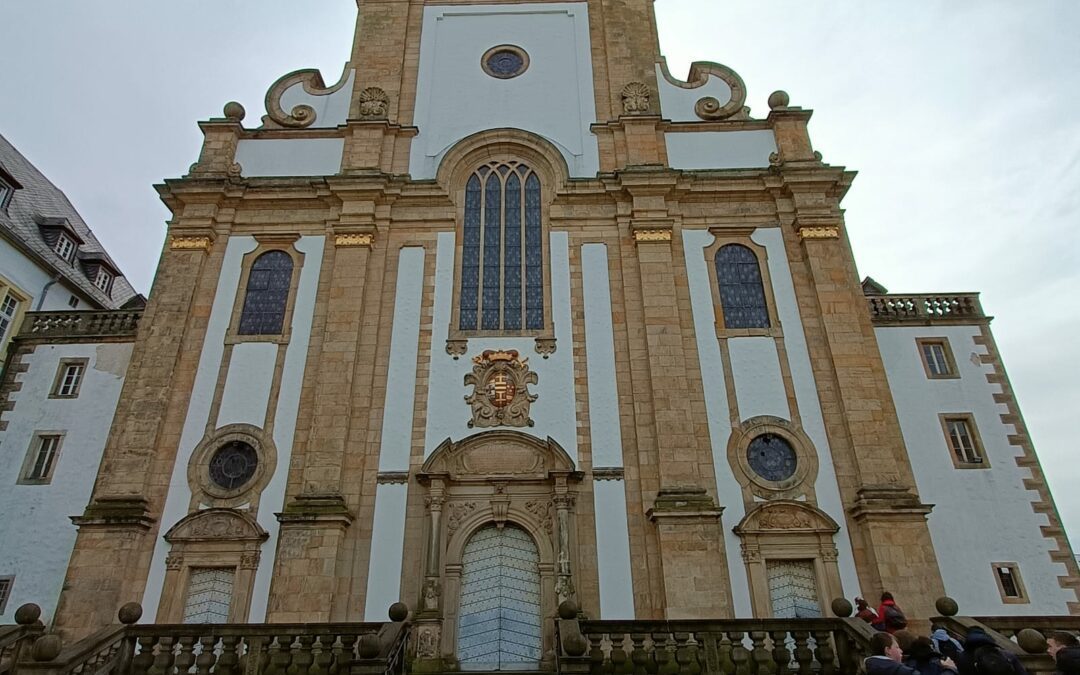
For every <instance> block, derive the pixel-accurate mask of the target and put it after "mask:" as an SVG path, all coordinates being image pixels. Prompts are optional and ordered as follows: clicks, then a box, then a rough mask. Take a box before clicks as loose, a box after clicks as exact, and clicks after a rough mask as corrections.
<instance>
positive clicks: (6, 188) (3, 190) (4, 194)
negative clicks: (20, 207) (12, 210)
mask: <svg viewBox="0 0 1080 675" xmlns="http://www.w3.org/2000/svg"><path fill="white" fill-rule="evenodd" d="M13 194H15V188H13V187H12V186H11V184H10V183H8V182H7V181H6V180H4V177H3V176H0V209H6V208H7V205H8V200H10V199H11V195H13Z"/></svg>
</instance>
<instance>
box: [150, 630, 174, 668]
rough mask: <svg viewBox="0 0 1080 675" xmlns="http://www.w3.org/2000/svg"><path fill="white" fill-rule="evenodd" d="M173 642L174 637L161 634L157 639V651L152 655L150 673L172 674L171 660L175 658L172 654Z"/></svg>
mask: <svg viewBox="0 0 1080 675" xmlns="http://www.w3.org/2000/svg"><path fill="white" fill-rule="evenodd" d="M175 644H176V639H175V638H172V637H170V636H167V635H162V636H161V638H160V639H159V640H158V644H157V653H156V654H155V655H154V661H153V665H151V666H150V675H172V672H173V660H174V658H175V656H174V654H173V645H175Z"/></svg>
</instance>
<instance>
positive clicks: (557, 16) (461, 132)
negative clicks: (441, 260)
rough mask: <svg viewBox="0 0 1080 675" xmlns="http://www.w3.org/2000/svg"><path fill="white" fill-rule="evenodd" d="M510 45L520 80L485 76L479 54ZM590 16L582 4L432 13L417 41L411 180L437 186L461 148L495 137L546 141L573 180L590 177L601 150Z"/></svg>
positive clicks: (441, 8) (427, 12) (439, 8)
mask: <svg viewBox="0 0 1080 675" xmlns="http://www.w3.org/2000/svg"><path fill="white" fill-rule="evenodd" d="M504 44H511V45H515V46H517V47H520V48H522V49H524V50H525V52H527V53H528V55H529V67H528V69H527V70H526V71H525V72H524V73H522V74H521V75H519V76H517V77H514V78H510V79H499V78H495V77H492V76H490V75H488V74H487V73H486V72H484V70H483V68H481V64H480V62H481V58H482V57H483V55H484V53H485V52H487V51H488V50H489V49H491V48H492V47H496V46H498V45H504ZM595 121H596V105H595V100H594V93H593V73H592V53H591V48H590V42H589V13H588V7H587V4H586V3H584V2H567V3H522V4H505V5H489V4H480V5H470V6H465V5H435V6H432V5H428V6H426V7H424V25H423V31H422V33H421V38H420V71H419V76H418V80H417V94H416V113H415V119H414V124H415V125H416V126H417V127H419V129H420V134H419V136H417V137H416V138H415V139H413V142H412V149H411V155H410V158H409V172H410V173H411V174H412V177H413V178H414V179H431V178H434V177H435V173H436V170H437V169H438V166H439V162H440V161H441V159H442V157H443V155H444V154H445V153H446V151H447V150H448V149H449V148H450V147H451V146H453V145H454V144H455V143H457V142H458V141H460V140H461V139H463V138H465V137H467V136H470V135H472V134H475V133H477V132H480V131H485V130H488V129H498V128H514V129H523V130H525V131H529V132H532V133H535V134H538V135H540V136H542V137H543V138H545V139H547V140H548V141H551V142H552V143H553V144H554V145H555V146H556V147H557V148H558V149H559V152H561V153H562V155H563V157H564V158H565V159H566V163H567V165H568V166H569V169H570V175H571V176H576V177H593V176H595V175H596V173H597V171H599V168H600V159H599V150H598V147H597V144H596V139H595V137H594V136H593V135H592V132H591V131H589V126H590V125H591V124H592V123H593V122H595Z"/></svg>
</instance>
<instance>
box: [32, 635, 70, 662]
mask: <svg viewBox="0 0 1080 675" xmlns="http://www.w3.org/2000/svg"><path fill="white" fill-rule="evenodd" d="M63 648H64V642H63V640H61V639H60V636H59V635H57V634H55V633H49V634H48V635H42V636H41V637H39V638H38V639H37V640H36V641H35V642H34V646H33V647H31V648H30V656H31V657H32V658H33V659H34V660H35V661H37V662H38V663H43V662H45V661H52V660H53V659H55V658H56V657H57V656H60V650H62V649H63Z"/></svg>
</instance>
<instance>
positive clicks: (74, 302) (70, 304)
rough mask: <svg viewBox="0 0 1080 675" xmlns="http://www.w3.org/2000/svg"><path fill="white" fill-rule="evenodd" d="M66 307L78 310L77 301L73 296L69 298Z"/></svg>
mask: <svg viewBox="0 0 1080 675" xmlns="http://www.w3.org/2000/svg"><path fill="white" fill-rule="evenodd" d="M68 307H70V308H72V309H78V307H79V299H78V298H76V297H75V296H74V295H73V296H71V297H70V298H68Z"/></svg>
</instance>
